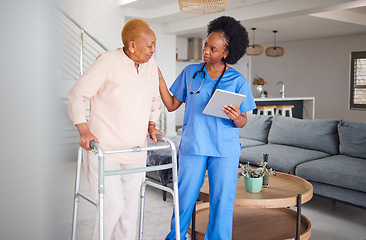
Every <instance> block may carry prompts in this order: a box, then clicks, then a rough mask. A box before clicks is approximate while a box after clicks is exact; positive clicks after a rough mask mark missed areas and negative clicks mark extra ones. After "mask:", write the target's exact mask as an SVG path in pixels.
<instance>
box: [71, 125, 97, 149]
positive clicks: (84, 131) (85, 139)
mask: <svg viewBox="0 0 366 240" xmlns="http://www.w3.org/2000/svg"><path fill="white" fill-rule="evenodd" d="M76 127H77V129H78V131H79V134H80V141H79V145H80V147H82V148H84V149H85V150H87V151H90V150H91V148H90V141H92V140H94V141H97V142H98V143H99V140H98V139H97V137H96V136H94V135H93V134H92V133H91V132H90V129H89V126H88V124H87V123H80V124H77V125H76Z"/></svg>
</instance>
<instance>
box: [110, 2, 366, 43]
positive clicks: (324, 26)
mask: <svg viewBox="0 0 366 240" xmlns="http://www.w3.org/2000/svg"><path fill="white" fill-rule="evenodd" d="M116 1H117V4H118V7H120V8H123V10H124V13H125V16H126V17H127V19H132V18H141V19H144V20H146V21H147V22H149V23H150V24H154V23H158V24H161V25H162V27H163V30H164V32H165V33H167V34H175V35H177V36H182V37H202V38H205V37H206V26H207V23H208V22H209V21H211V20H212V19H214V18H216V17H219V16H223V15H228V16H232V17H234V18H236V19H237V20H239V21H241V23H242V24H243V25H244V26H245V27H246V29H247V30H248V32H249V36H250V41H251V43H252V40H253V39H252V36H253V32H252V30H251V28H254V27H255V28H257V30H256V31H255V43H258V44H267V43H272V42H273V32H272V31H273V30H277V31H278V33H277V36H276V39H277V42H284V41H297V40H305V39H315V38H326V37H335V36H343V35H357V34H364V33H366V0H357V1H350V0H228V3H227V5H226V10H225V11H223V12H220V13H215V14H205V15H194V14H188V13H182V12H180V10H179V5H178V0H137V1H135V2H131V3H128V4H123V2H124V1H126V0H116ZM365 45H366V43H365Z"/></svg>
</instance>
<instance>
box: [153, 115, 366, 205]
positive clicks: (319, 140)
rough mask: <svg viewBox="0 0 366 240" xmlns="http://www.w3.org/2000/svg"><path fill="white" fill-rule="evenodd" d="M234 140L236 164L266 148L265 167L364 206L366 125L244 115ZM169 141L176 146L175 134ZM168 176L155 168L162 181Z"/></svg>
mask: <svg viewBox="0 0 366 240" xmlns="http://www.w3.org/2000/svg"><path fill="white" fill-rule="evenodd" d="M239 139H240V143H241V147H242V154H241V156H240V162H241V163H247V162H249V163H250V164H251V165H254V166H258V165H259V162H260V160H261V159H262V156H263V154H264V153H267V154H269V160H268V166H269V167H271V168H273V169H275V170H276V171H281V172H286V173H291V174H294V175H297V176H299V177H302V178H304V179H306V180H308V181H309V182H311V183H312V184H313V186H314V193H315V194H318V195H321V196H325V197H329V198H332V199H335V200H340V201H343V202H347V203H351V204H354V205H358V206H362V207H366V124H363V123H356V122H347V121H342V120H339V119H334V120H333V119H331V120H330V119H327V120H323V119H315V120H303V119H296V118H289V117H284V116H279V115H276V116H273V117H272V116H263V115H261V116H258V115H253V114H248V123H247V125H246V126H245V127H243V128H241V129H240V130H239ZM173 140H174V142H175V143H176V145H177V146H179V140H180V136H176V137H173ZM168 161H170V156H169V153H167V152H166V153H150V154H149V157H148V165H156V164H160V163H162V162H168ZM170 178H171V173H169V172H168V171H165V172H164V171H163V172H160V173H159V180H160V181H161V182H162V183H164V184H167V183H169V181H170Z"/></svg>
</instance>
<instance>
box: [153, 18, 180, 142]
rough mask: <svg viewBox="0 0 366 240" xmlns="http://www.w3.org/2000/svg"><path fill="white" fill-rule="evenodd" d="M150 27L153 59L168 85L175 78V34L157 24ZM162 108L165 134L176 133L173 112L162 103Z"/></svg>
mask: <svg viewBox="0 0 366 240" xmlns="http://www.w3.org/2000/svg"><path fill="white" fill-rule="evenodd" d="M150 27H151V29H152V30H153V31H154V32H155V35H156V39H157V40H156V53H155V59H156V62H157V63H158V66H159V68H160V70H161V72H162V73H163V76H164V79H165V82H166V84H167V86H168V87H169V86H170V85H171V84H172V83H173V81H174V79H175V77H176V76H175V68H176V65H175V52H176V36H175V35H169V34H164V33H163V29H162V28H161V26H160V25H158V24H150ZM162 110H163V111H165V116H166V117H165V119H166V125H165V127H166V129H165V135H168V136H172V135H176V132H175V125H176V124H175V113H174V112H171V113H169V112H168V111H167V110H166V108H165V107H164V105H162Z"/></svg>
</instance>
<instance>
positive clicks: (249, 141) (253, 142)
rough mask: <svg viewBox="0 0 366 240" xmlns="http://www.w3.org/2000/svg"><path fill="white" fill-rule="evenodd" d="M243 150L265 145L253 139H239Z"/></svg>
mask: <svg viewBox="0 0 366 240" xmlns="http://www.w3.org/2000/svg"><path fill="white" fill-rule="evenodd" d="M239 141H240V145H241V148H246V147H252V146H258V145H264V144H265V143H264V142H261V141H257V140H252V139H246V138H239Z"/></svg>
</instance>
